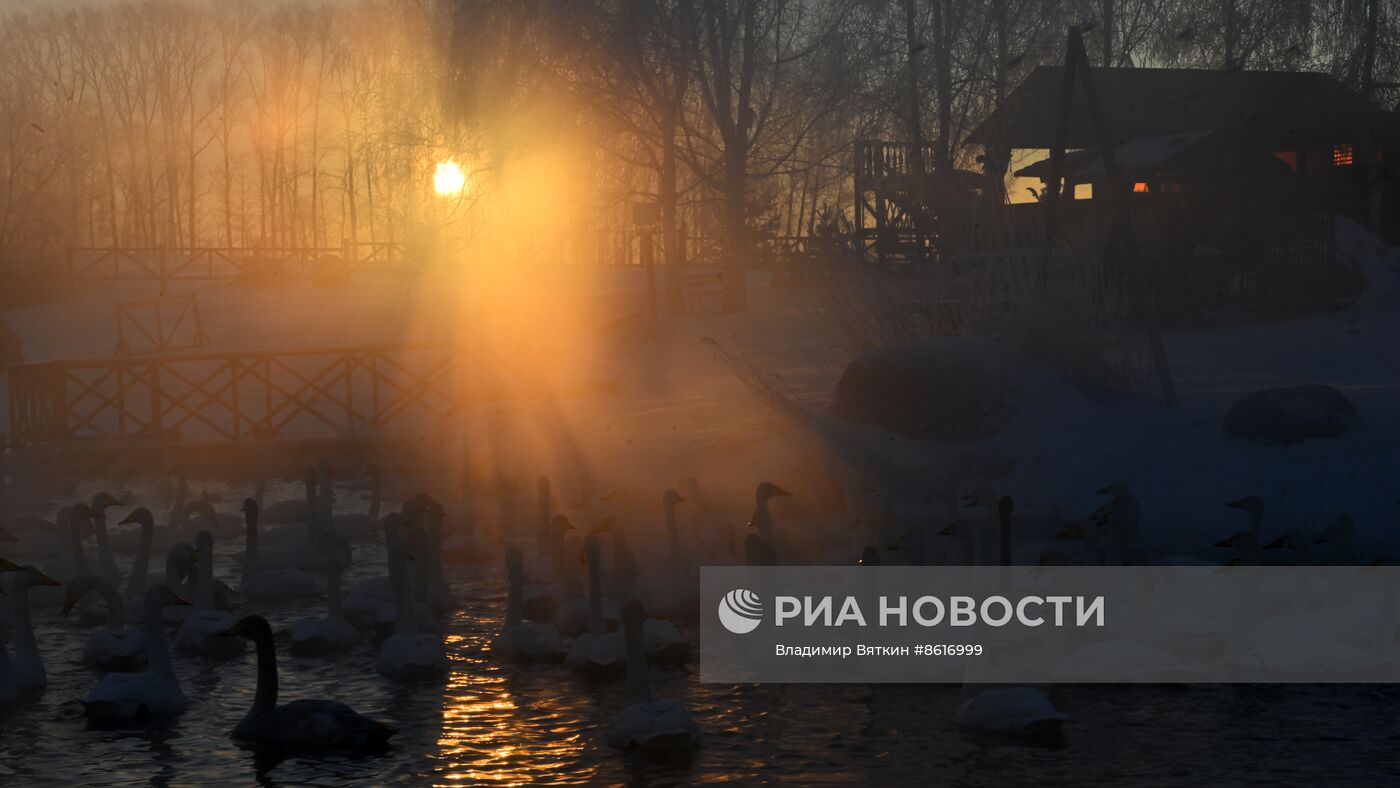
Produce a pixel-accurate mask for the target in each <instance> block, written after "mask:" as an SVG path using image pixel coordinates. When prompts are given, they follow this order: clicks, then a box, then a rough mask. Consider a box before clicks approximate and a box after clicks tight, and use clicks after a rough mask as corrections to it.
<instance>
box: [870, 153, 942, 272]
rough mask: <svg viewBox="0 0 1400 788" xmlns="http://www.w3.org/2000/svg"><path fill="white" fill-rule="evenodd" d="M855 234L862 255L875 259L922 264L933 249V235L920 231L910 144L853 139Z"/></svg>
mask: <svg viewBox="0 0 1400 788" xmlns="http://www.w3.org/2000/svg"><path fill="white" fill-rule="evenodd" d="M923 161H924V170H925V171H924V172H923V173H922V177H923V179H924V180H925V183H927V179H928V178H929V176H931V175H932V170H931V167H932V162H933V161H935V156H934V150H933V147H932V146H929V145H925V146H924V155H923ZM854 162H855V167H854V169H855V200H856V204H855V223H854V227H853V229H854V231H855V235H856V238H857V239H858V240H859V242H860V244H861V248H862V249H863V250H864V251H865V253H866V256H867V257H869V258H871V259H873V260H875V261H876V262H880V263H888V262H922V261H926V260H928V259H929V256H930V254H931V253H932V246H933V239H932V238H930V237H929V236H928V235H927V234H926V233H921V232H920V231H919V222H917V221H916V213H917V212H918V211H920V210H922V209H921V208H919V207H917V205H916V201H915V199H914V197H913V195H914V194H915V193H916V191H917V189H916V187H915V180H916V176H915V175H914V174H912V173H911V172H910V166H911V165H910V156H909V146H907V145H902V144H899V143H893V142H883V141H880V140H856V143H855V150H854Z"/></svg>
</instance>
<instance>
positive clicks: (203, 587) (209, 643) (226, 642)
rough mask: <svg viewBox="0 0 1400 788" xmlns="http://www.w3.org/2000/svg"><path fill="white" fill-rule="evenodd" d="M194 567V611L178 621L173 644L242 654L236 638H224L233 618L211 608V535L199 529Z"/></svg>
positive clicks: (214, 652)
mask: <svg viewBox="0 0 1400 788" xmlns="http://www.w3.org/2000/svg"><path fill="white" fill-rule="evenodd" d="M196 540H197V541H196V546H195V566H196V571H197V572H198V578H197V579H196V581H195V589H194V610H193V611H191V613H190V614H189V615H188V616H187V617H186V618H185V620H184V621H182V622H181V623H180V629H179V631H177V632H176V633H175V645H176V646H179V647H180V649H181V650H182V651H187V652H190V653H193V654H203V655H205V656H210V657H231V656H236V655H238V654H241V653H243V650H244V647H245V644H244V642H243V641H242V640H241V639H239V638H232V637H224V636H223V634H222V633H223V631H224V630H226V629H228V628H229V627H231V626H233V624H234V618H233V616H231V615H229V614H228V613H225V612H223V611H222V610H218V609H216V608H215V607H214V535H213V534H211V533H209V532H208V531H200V532H199V536H197V537H196Z"/></svg>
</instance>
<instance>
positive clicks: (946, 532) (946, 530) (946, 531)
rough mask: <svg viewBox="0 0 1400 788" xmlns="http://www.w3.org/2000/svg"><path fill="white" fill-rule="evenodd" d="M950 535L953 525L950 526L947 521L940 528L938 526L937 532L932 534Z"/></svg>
mask: <svg viewBox="0 0 1400 788" xmlns="http://www.w3.org/2000/svg"><path fill="white" fill-rule="evenodd" d="M952 535H953V526H952V524H951V523H949V524H948V525H945V526H943V527H942V528H940V529H939V530H938V532H937V533H935V534H934V536H952Z"/></svg>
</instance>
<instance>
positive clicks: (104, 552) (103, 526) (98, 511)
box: [88, 492, 122, 586]
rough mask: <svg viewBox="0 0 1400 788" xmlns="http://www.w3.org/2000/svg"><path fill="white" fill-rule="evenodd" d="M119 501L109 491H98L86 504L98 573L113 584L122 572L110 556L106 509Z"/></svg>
mask: <svg viewBox="0 0 1400 788" xmlns="http://www.w3.org/2000/svg"><path fill="white" fill-rule="evenodd" d="M121 503H122V502H121V501H119V500H117V498H116V497H115V496H113V495H112V494H111V493H106V492H99V493H97V494H95V495H93V496H92V502H91V503H89V504H88V510H89V511H90V512H91V513H92V520H91V522H92V530H93V533H94V535H95V536H96V538H97V560H98V574H100V575H101V576H102V577H103V579H105V580H106V581H107V582H109V583H111V584H112V585H114V586H115V585H118V584H120V583H121V581H122V574H121V572H120V571H118V569H117V562H116V559H115V558H114V557H113V556H112V542H111V539H110V538H109V535H108V533H107V510H108V509H110V508H111V507H113V506H121Z"/></svg>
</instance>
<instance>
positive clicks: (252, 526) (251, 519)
mask: <svg viewBox="0 0 1400 788" xmlns="http://www.w3.org/2000/svg"><path fill="white" fill-rule="evenodd" d="M242 510H243V522H244V540H245V542H246V546H245V547H244V549H243V581H242V583H240V585H239V590H241V591H242V592H243V594H244V595H245V596H248V597H253V598H262V599H267V598H285V597H295V596H308V595H312V594H317V593H320V591H321V583H320V581H318V580H317V579H316V578H315V577H313V576H311V575H310V574H308V573H306V572H303V571H301V570H300V569H295V568H293V567H290V566H282V567H273V568H269V569H264V568H263V567H262V565H261V564H260V560H261V559H260V556H261V553H260V550H259V533H258V502H257V501H255V500H253V499H252V498H244V499H243V507H242ZM336 563H337V564H339V562H336Z"/></svg>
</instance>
